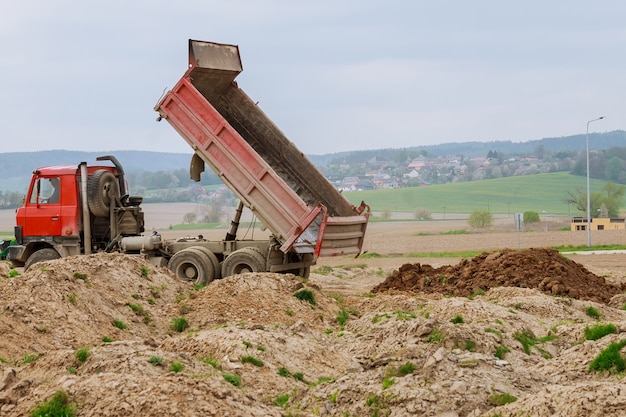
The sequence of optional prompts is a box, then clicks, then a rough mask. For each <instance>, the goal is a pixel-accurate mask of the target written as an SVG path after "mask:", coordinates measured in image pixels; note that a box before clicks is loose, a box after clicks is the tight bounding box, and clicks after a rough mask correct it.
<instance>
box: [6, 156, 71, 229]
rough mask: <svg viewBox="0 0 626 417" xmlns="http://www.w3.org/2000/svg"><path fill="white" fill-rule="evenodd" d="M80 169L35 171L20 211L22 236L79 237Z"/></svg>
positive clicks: (66, 167) (17, 219) (17, 221)
mask: <svg viewBox="0 0 626 417" xmlns="http://www.w3.org/2000/svg"><path fill="white" fill-rule="evenodd" d="M79 178H80V176H79V172H78V168H77V167H76V166H55V167H46V168H40V169H37V170H35V171H34V172H33V176H32V178H31V182H30V186H29V187H28V193H27V194H26V198H25V199H24V205H23V206H22V207H20V208H18V209H17V212H16V219H15V220H16V224H17V226H18V227H21V236H22V237H26V236H28V237H29V238H33V237H36V236H40V237H42V238H44V237H45V238H51V237H54V236H76V237H78V236H79V233H80V224H81V216H80V207H79V205H80V198H79V192H78V190H79V188H78V187H79V185H78V179H79Z"/></svg>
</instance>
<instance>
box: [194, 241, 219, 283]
mask: <svg viewBox="0 0 626 417" xmlns="http://www.w3.org/2000/svg"><path fill="white" fill-rule="evenodd" d="M191 249H196V250H199V251H200V252H202V253H204V254H205V255H206V256H207V258H209V261H211V264H212V265H213V279H220V278H222V269H221V267H220V261H218V260H217V256H215V254H214V253H213V252H211V249H209V248H205V247H204V246H192V247H191ZM209 282H211V280H209Z"/></svg>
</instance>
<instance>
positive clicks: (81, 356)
mask: <svg viewBox="0 0 626 417" xmlns="http://www.w3.org/2000/svg"><path fill="white" fill-rule="evenodd" d="M74 357H75V358H76V360H78V362H80V363H81V364H83V363H85V361H86V360H87V359H88V358H89V348H88V347H82V348H80V349H78V350H77V351H76V352H74Z"/></svg>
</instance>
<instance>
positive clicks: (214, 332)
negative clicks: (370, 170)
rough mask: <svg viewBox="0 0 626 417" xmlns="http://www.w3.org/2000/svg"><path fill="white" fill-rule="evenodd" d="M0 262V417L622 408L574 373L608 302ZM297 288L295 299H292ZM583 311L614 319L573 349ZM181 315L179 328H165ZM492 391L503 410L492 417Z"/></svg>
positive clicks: (373, 275)
mask: <svg viewBox="0 0 626 417" xmlns="http://www.w3.org/2000/svg"><path fill="white" fill-rule="evenodd" d="M501 257H503V258H504V257H505V256H504V255H501ZM540 259H543V261H544V265H545V256H544V257H543V258H542V257H541V256H534V257H530V258H528V260H527V261H526V263H527V269H528V270H529V271H531V270H536V269H538V268H537V267H536V266H534V265H533V264H534V263H537V262H539V261H540ZM472 262H474V260H473V261H468V263H472ZM2 265H6V264H3V263H0V332H1V333H2V337H0V416H2V417H4V416H7V417H14V416H25V415H31V413H32V410H33V409H34V408H35V407H36V406H37V405H38V404H41V403H43V402H45V401H47V400H48V399H50V398H51V397H52V396H53V395H54V393H55V392H57V391H63V392H65V393H66V394H67V396H68V398H69V400H70V401H71V402H72V403H73V404H75V406H76V412H77V413H76V414H77V416H80V417H92V416H93V417H95V416H111V417H122V416H124V417H127V416H153V415H159V416H163V417H168V416H204V415H219V416H276V417H279V416H287V415H289V416H294V417H296V416H297V417H309V416H373V415H379V416H382V415H386V416H390V417H393V416H405V415H420V416H426V417H443V416H445V417H479V416H481V417H495V416H506V417H514V416H520V415H527V414H528V413H529V412H530V413H531V414H532V415H533V416H534V417H549V416H553V415H563V416H570V415H584V416H609V415H619V413H620V412H621V411H622V410H624V409H626V390H624V389H623V380H622V377H623V376H622V375H621V374H620V373H615V372H602V373H596V372H591V371H589V364H590V362H591V361H593V360H594V358H596V357H597V356H598V354H599V353H600V352H601V351H602V350H604V349H606V348H607V346H609V345H610V344H611V343H621V341H622V340H623V339H624V337H625V336H624V335H622V334H621V333H623V332H626V330H625V329H626V311H625V310H622V309H621V308H619V307H621V305H623V303H624V301H625V300H624V298H623V297H624V295H620V296H616V297H614V299H613V300H612V302H611V303H609V304H599V303H594V302H593V301H588V300H584V301H583V300H577V299H574V298H570V297H553V296H551V295H549V296H548V295H545V294H544V293H543V292H542V291H540V290H538V289H531V288H516V287H511V286H508V287H507V286H500V287H497V288H492V289H489V290H486V291H485V293H484V295H477V296H476V297H471V298H468V297H454V296H452V297H447V296H444V295H446V294H449V292H447V291H444V292H443V293H433V294H428V293H426V292H423V293H420V294H419V295H416V294H414V293H412V292H397V291H395V292H394V291H391V292H387V293H377V294H374V295H373V294H371V293H369V292H366V293H364V292H363V291H362V288H360V287H358V288H356V287H352V288H351V289H352V291H351V292H350V291H348V289H349V287H350V286H351V284H353V283H354V280H362V279H363V276H362V275H369V277H370V279H371V280H372V281H371V282H380V280H381V279H382V276H380V275H379V270H378V269H375V268H369V267H367V266H360V267H359V268H358V273H357V272H355V271H354V270H353V271H350V267H349V266H346V267H338V268H335V269H334V270H333V271H331V272H330V274H331V275H332V279H333V280H334V281H339V282H341V283H342V284H344V285H345V288H343V290H344V292H343V293H342V294H341V295H337V294H336V293H333V292H332V291H333V290H334V289H336V288H338V287H335V288H330V289H329V287H328V286H326V283H328V282H331V280H329V279H328V278H329V277H328V276H323V275H321V274H316V273H315V272H312V273H311V277H310V278H309V279H308V280H305V279H302V278H299V277H296V276H294V275H291V274H286V275H281V274H273V273H259V274H242V275H238V276H234V277H227V278H224V279H220V280H215V281H213V282H211V283H210V284H209V285H207V286H206V287H204V288H201V289H196V288H194V287H193V286H192V285H191V284H190V283H189V282H181V281H178V280H177V279H176V278H175V277H174V276H173V275H172V274H171V273H170V272H169V271H168V270H167V269H165V268H157V267H154V266H152V265H150V264H148V263H147V262H146V260H144V259H142V258H140V257H131V256H125V255H120V254H96V255H90V256H81V257H70V258H65V259H58V260H54V261H48V262H42V263H41V264H38V265H37V266H36V267H33V268H31V269H30V270H29V271H27V272H23V271H19V273H17V272H18V271H11V270H9V269H8V267H2ZM494 265H497V262H496V263H494ZM544 269H545V266H544ZM511 273H512V272H511ZM500 274H502V275H506V274H508V272H506V271H504V272H501V273H500ZM371 285H372V284H370V285H368V286H367V289H369V288H371ZM483 289H486V288H483ZM303 290H307V291H308V295H307V297H301V296H298V295H300V294H301V292H302V291H303ZM619 297H622V298H619ZM303 298H304V299H303ZM618 299H619V300H618ZM589 306H593V307H594V308H596V309H597V310H598V312H599V314H600V316H601V319H602V321H604V322H607V323H608V322H611V323H614V324H615V332H614V333H611V334H609V335H606V336H605V337H602V338H600V339H598V340H585V333H586V329H587V328H588V327H591V326H595V325H597V324H598V320H597V319H596V318H593V317H589V316H588V315H587V313H586V309H587V308H588V307H589ZM182 321H184V323H185V324H186V328H184V329H183V328H182V327H179V328H176V327H174V326H172V324H174V323H178V324H180V323H181V322H182ZM121 324H123V326H122V325H121ZM183 327H184V326H183ZM79 352H82V354H81V355H79V354H78V353H79ZM502 398H505V399H517V401H515V402H513V403H511V404H507V405H504V406H501V405H499V404H501V403H502V401H500V400H501V399H502Z"/></svg>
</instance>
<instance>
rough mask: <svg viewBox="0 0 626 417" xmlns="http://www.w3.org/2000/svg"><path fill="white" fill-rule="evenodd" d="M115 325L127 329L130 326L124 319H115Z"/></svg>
mask: <svg viewBox="0 0 626 417" xmlns="http://www.w3.org/2000/svg"><path fill="white" fill-rule="evenodd" d="M113 326H115V327H117V328H118V329H120V330H126V329H127V328H128V326H127V325H126V323H124V322H123V321H122V320H118V319H113Z"/></svg>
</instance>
